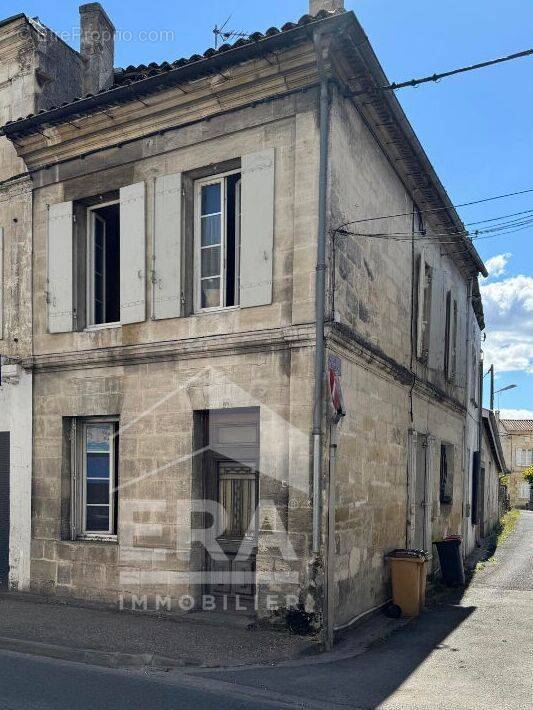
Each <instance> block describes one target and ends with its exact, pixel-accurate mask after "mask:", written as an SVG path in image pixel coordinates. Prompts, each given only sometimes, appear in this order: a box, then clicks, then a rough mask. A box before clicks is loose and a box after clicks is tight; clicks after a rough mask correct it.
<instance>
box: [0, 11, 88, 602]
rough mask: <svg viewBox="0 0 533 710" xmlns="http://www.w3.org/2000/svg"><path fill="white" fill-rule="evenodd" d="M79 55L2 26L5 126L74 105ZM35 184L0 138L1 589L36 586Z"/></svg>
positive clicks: (0, 111)
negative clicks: (31, 360) (29, 363)
mask: <svg viewBox="0 0 533 710" xmlns="http://www.w3.org/2000/svg"><path fill="white" fill-rule="evenodd" d="M80 62H81V60H80V58H79V56H78V54H77V53H76V52H74V51H73V50H72V49H70V47H68V46H67V45H66V44H64V43H63V42H61V41H60V40H59V39H58V38H57V37H55V35H53V33H51V32H50V31H49V30H47V29H46V28H44V27H43V26H42V25H41V24H40V22H39V21H38V20H35V19H34V20H31V19H29V18H27V17H26V16H25V15H16V16H14V17H10V18H8V19H6V20H3V21H0V121H1V123H2V125H3V124H4V123H6V122H7V121H10V120H13V119H15V118H17V117H18V116H20V115H26V114H28V113H38V112H39V111H40V110H42V109H46V108H47V107H49V106H50V105H52V104H56V103H57V102H61V101H64V100H67V99H68V100H70V99H72V97H73V96H74V95H75V93H76V88H77V87H79V81H80ZM31 299H32V185H31V179H30V175H29V173H28V171H27V170H26V168H25V165H24V162H23V161H22V160H21V158H19V157H18V156H17V153H16V150H15V148H14V147H13V145H12V144H11V142H10V141H9V140H7V139H6V138H5V137H0V364H2V363H3V365H2V368H1V386H0V584H2V585H7V584H9V585H10V586H11V587H15V588H19V589H23V588H26V587H28V585H29V581H30V541H31V470H32V462H31V456H32V374H31V368H23V367H21V365H20V363H21V361H22V360H23V359H27V358H28V357H30V356H31V353H32V304H31Z"/></svg>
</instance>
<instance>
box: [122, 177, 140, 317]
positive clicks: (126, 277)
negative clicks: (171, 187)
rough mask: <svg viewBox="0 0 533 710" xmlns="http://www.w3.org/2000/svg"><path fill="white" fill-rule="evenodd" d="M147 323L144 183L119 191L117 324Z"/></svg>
mask: <svg viewBox="0 0 533 710" xmlns="http://www.w3.org/2000/svg"><path fill="white" fill-rule="evenodd" d="M145 319H146V217H145V184H144V182H139V183H136V184H135V185H128V186H127V187H123V188H121V190H120V322H121V323H122V324H123V325H127V324H128V323H142V321H144V320H145Z"/></svg>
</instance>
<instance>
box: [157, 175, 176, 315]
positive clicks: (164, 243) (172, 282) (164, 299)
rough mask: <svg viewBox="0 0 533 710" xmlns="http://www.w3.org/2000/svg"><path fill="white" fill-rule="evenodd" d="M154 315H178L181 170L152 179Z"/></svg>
mask: <svg viewBox="0 0 533 710" xmlns="http://www.w3.org/2000/svg"><path fill="white" fill-rule="evenodd" d="M154 229H155V234H154V273H153V315H154V318H155V319H156V320H161V319H164V318H179V317H180V315H181V173H176V174H175V175H164V176H162V177H158V178H157V179H156V183H155V227H154Z"/></svg>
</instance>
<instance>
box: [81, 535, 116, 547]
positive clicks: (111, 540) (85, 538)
mask: <svg viewBox="0 0 533 710" xmlns="http://www.w3.org/2000/svg"><path fill="white" fill-rule="evenodd" d="M71 542H93V543H98V544H99V545H118V536H117V535H78V536H77V537H76V538H74V540H71Z"/></svg>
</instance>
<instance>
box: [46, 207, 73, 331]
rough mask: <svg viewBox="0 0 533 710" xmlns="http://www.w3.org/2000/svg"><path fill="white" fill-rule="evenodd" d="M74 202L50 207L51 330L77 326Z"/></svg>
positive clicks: (48, 289)
mask: <svg viewBox="0 0 533 710" xmlns="http://www.w3.org/2000/svg"><path fill="white" fill-rule="evenodd" d="M73 226H74V218H73V205H72V202H60V203H58V204H55V205H50V207H49V210H48V253H47V262H48V284H47V294H46V300H47V304H48V331H49V332H50V333H67V332H69V331H71V330H72V329H73V327H74V290H73V289H74V278H73V274H74V269H73V261H72V259H73V246H74V243H73V239H74V235H73Z"/></svg>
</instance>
